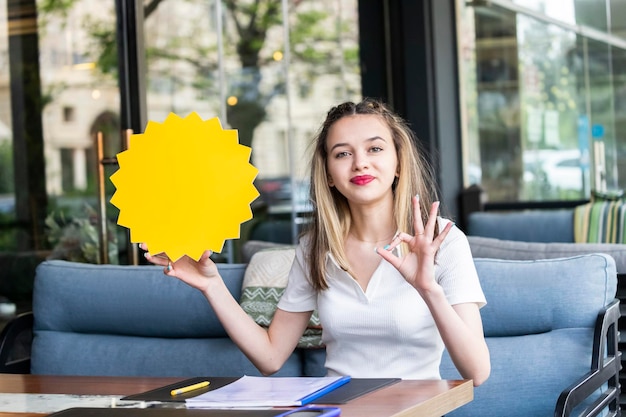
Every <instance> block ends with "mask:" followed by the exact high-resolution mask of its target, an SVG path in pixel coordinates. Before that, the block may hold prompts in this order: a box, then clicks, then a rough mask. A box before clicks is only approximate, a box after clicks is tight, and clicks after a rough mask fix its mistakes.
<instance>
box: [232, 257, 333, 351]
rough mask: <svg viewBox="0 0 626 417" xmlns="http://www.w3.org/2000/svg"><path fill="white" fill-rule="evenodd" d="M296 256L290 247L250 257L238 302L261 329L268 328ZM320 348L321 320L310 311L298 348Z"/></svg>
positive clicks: (321, 344)
mask: <svg viewBox="0 0 626 417" xmlns="http://www.w3.org/2000/svg"><path fill="white" fill-rule="evenodd" d="M295 255H296V250H295V249H294V248H292V247H289V248H280V247H277V248H271V249H264V250H261V251H259V252H256V253H255V254H254V255H253V256H252V259H251V260H250V263H249V264H248V267H247V268H246V272H245V275H244V279H243V284H242V290H241V299H240V301H239V302H240V304H241V307H242V308H243V310H244V311H245V312H246V313H248V315H249V316H250V317H252V318H253V319H254V321H256V322H257V323H258V324H259V325H261V326H264V327H268V326H269V325H270V323H271V321H272V318H273V317H274V313H275V312H276V306H277V305H278V301H279V300H280V297H281V296H282V295H283V293H284V292H285V287H286V286H287V281H288V277H289V271H290V270H291V264H292V263H293V260H294V258H295ZM323 346H324V344H323V343H322V327H321V325H320V320H319V317H318V315H317V312H313V315H312V316H311V319H310V320H309V324H308V326H307V329H306V330H305V332H304V334H303V335H302V337H301V338H300V341H299V342H298V347H301V348H320V347H323Z"/></svg>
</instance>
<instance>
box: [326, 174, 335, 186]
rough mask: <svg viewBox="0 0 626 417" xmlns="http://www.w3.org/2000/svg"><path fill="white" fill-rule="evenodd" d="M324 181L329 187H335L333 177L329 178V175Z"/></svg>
mask: <svg viewBox="0 0 626 417" xmlns="http://www.w3.org/2000/svg"><path fill="white" fill-rule="evenodd" d="M326 180H327V181H328V186H329V187H334V186H335V182H334V181H333V177H331V176H330V175H329V176H328V177H327V179H326Z"/></svg>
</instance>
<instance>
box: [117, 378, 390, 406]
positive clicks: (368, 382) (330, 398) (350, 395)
mask: <svg viewBox="0 0 626 417" xmlns="http://www.w3.org/2000/svg"><path fill="white" fill-rule="evenodd" d="M268 378H271V377H268ZM237 379H239V377H196V378H190V379H186V380H183V381H180V382H176V383H174V384H170V385H166V386H164V387H160V388H157V389H153V390H151V391H146V392H142V393H139V394H133V395H129V396H127V397H124V398H122V400H134V401H160V402H184V401H185V400H186V399H187V398H192V397H195V396H197V395H200V394H203V393H205V392H207V391H210V390H214V389H217V388H220V387H223V386H224V385H227V384H229V383H231V382H233V381H236V380H237ZM201 381H210V382H211V384H210V385H209V386H208V387H206V388H201V389H198V390H194V391H190V392H187V393H184V394H180V395H176V396H172V395H171V391H172V390H174V389H178V388H182V387H186V386H189V385H193V384H195V383H198V382H201ZM398 381H400V378H352V379H351V380H350V382H348V383H347V384H344V385H342V386H340V387H338V388H335V389H334V390H333V391H331V392H329V393H328V394H325V395H323V396H321V397H319V398H318V399H316V400H315V403H316V404H345V403H347V402H348V401H351V400H353V399H355V398H358V397H360V396H361V395H364V394H367V393H369V392H372V391H375V390H377V389H380V388H383V387H386V386H388V385H391V384H395V383H396V382H398Z"/></svg>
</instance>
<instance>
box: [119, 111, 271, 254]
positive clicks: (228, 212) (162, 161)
mask: <svg viewBox="0 0 626 417" xmlns="http://www.w3.org/2000/svg"><path fill="white" fill-rule="evenodd" d="M251 151H252V150H251V149H250V148H249V147H247V146H244V145H241V144H240V143H239V137H238V134H237V131H236V130H234V129H229V130H224V129H222V125H221V123H220V121H219V119H218V118H217V117H214V118H212V119H208V120H206V121H204V120H202V119H201V118H200V116H198V114H197V113H191V114H189V115H188V116H187V117H185V118H181V117H180V116H177V115H176V114H174V113H170V115H169V116H168V117H167V118H166V119H165V121H164V122H163V123H157V122H153V121H150V122H148V126H147V127H146V130H145V132H144V133H143V134H135V135H132V136H131V138H130V143H129V147H128V149H127V150H126V151H123V152H121V153H119V154H118V155H117V161H118V164H119V169H118V170H117V171H116V172H115V173H114V174H113V175H111V181H112V182H113V184H114V185H115V187H116V191H115V194H113V197H112V198H111V203H112V204H113V205H115V206H116V207H117V208H119V210H120V213H119V217H118V220H117V223H118V224H119V225H120V226H124V227H127V228H129V229H130V241H131V242H133V243H146V244H147V245H148V248H149V250H150V253H153V254H154V253H165V254H167V256H168V257H169V258H170V259H172V260H173V261H176V260H178V259H179V258H181V257H182V256H183V255H188V256H189V257H191V258H193V259H195V260H198V259H199V258H200V256H201V255H202V253H203V252H204V251H205V250H207V249H210V250H212V251H214V252H221V251H222V248H223V246H224V242H225V241H226V240H227V239H236V238H239V234H240V226H241V223H243V222H245V221H247V220H250V219H251V218H252V210H251V209H250V203H252V201H254V199H256V198H257V197H258V196H259V192H258V191H257V189H256V188H255V187H254V184H253V181H254V179H255V178H256V175H257V174H258V169H256V168H255V167H254V166H252V164H250V162H249V161H250V154H251Z"/></svg>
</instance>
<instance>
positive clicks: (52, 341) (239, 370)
mask: <svg viewBox="0 0 626 417" xmlns="http://www.w3.org/2000/svg"><path fill="white" fill-rule="evenodd" d="M33 352H34V353H35V354H33V356H32V359H31V372H32V373H33V374H48V375H107V376H155V377H158V376H176V377H195V376H241V375H260V373H259V371H258V370H257V369H256V368H255V367H254V365H253V364H252V363H251V362H250V361H249V360H248V359H247V358H246V357H245V356H244V354H243V353H242V352H241V351H240V350H239V349H238V348H237V346H235V345H234V343H233V342H232V341H231V340H230V339H228V338H213V339H172V338H155V337H132V336H112V335H101V334H82V333H71V332H53V331H39V332H37V335H36V337H35V338H34V340H33ZM301 372H302V366H301V358H300V356H299V355H298V354H292V355H291V357H289V359H288V360H287V362H286V363H285V365H283V367H282V368H281V370H280V371H279V372H278V373H276V374H275V376H299V375H300V374H301Z"/></svg>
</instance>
